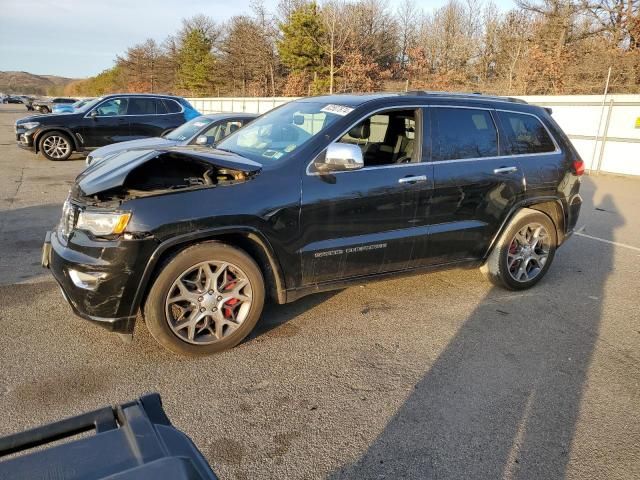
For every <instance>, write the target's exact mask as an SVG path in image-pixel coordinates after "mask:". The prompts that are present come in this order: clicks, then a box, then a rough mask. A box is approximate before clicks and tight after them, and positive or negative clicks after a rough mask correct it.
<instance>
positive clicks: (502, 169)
mask: <svg viewBox="0 0 640 480" xmlns="http://www.w3.org/2000/svg"><path fill="white" fill-rule="evenodd" d="M517 171H518V167H500V168H494V169H493V173H495V174H496V175H498V174H500V173H513V172H517Z"/></svg>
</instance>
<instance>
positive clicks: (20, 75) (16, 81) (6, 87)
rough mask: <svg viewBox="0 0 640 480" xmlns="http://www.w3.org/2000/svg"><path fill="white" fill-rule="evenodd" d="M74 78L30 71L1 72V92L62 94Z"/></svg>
mask: <svg viewBox="0 0 640 480" xmlns="http://www.w3.org/2000/svg"><path fill="white" fill-rule="evenodd" d="M74 80H75V79H73V78H66V77H57V76H55V75H35V74H33V73H29V72H0V92H2V93H17V94H24V95H29V94H31V95H61V94H62V91H63V90H64V87H65V85H67V84H68V83H70V82H72V81H74Z"/></svg>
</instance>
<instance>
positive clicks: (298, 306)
mask: <svg viewBox="0 0 640 480" xmlns="http://www.w3.org/2000/svg"><path fill="white" fill-rule="evenodd" d="M341 291H342V290H333V291H330V292H323V293H316V294H314V295H308V296H306V297H303V298H301V299H299V300H296V301H295V302H292V303H287V304H285V305H277V304H273V303H271V304H268V305H265V309H264V312H263V313H262V316H261V317H260V321H259V322H258V324H257V325H256V327H255V328H254V329H253V331H252V332H251V334H250V335H249V336H248V337H247V339H246V340H245V342H246V341H253V340H254V339H256V338H258V337H262V336H265V337H269V338H272V337H293V336H294V335H296V334H297V333H298V328H299V327H297V326H293V325H290V324H288V322H290V321H291V320H293V319H295V318H297V317H298V316H300V315H302V314H304V313H306V312H307V311H309V310H311V309H313V308H314V307H316V306H317V305H320V304H321V303H324V302H326V301H327V300H329V299H330V298H331V297H333V296H334V295H337V294H338V293H340V292H341Z"/></svg>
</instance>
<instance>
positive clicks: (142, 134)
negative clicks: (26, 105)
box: [15, 94, 200, 160]
mask: <svg viewBox="0 0 640 480" xmlns="http://www.w3.org/2000/svg"><path fill="white" fill-rule="evenodd" d="M199 115H200V113H198V111H196V110H195V109H194V108H193V107H192V106H191V104H190V103H189V102H187V101H186V100H185V99H184V98H181V97H173V96H168V95H150V94H114V95H107V96H105V97H100V98H97V99H95V100H94V101H92V102H89V103H87V104H86V105H84V106H83V107H81V108H79V109H78V110H76V111H75V112H73V113H63V114H60V115H53V114H52V115H33V116H30V117H26V118H22V119H20V120H18V121H17V122H16V126H15V130H16V140H17V142H18V145H19V146H20V147H22V148H26V149H29V150H32V151H33V152H35V153H38V152H42V154H43V155H44V156H45V157H46V158H47V159H49V160H66V159H68V158H69V157H70V156H71V154H72V153H73V152H74V151H75V152H85V151H90V150H94V149H96V148H98V147H102V146H105V145H109V144H111V143H118V142H125V141H129V140H136V139H139V138H148V137H158V136H162V135H165V134H166V133H168V132H170V131H171V130H173V129H175V128H176V127H179V126H180V125H182V124H183V123H185V122H187V121H189V120H191V119H193V118H195V117H197V116H199Z"/></svg>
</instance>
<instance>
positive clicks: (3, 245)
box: [0, 204, 62, 285]
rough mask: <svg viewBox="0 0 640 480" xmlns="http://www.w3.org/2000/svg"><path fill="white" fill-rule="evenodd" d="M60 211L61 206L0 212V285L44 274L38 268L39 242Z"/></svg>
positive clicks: (34, 207) (53, 223)
mask: <svg viewBox="0 0 640 480" xmlns="http://www.w3.org/2000/svg"><path fill="white" fill-rule="evenodd" d="M61 211H62V206H61V205H60V204H47V205H36V206H32V207H24V208H16V209H13V210H2V211H0V284H5V285H6V284H12V283H19V282H25V281H28V280H30V279H32V278H35V277H38V276H40V275H42V274H44V273H46V271H45V270H43V268H42V267H41V266H40V259H41V252H42V243H43V242H44V236H45V234H46V232H47V230H51V229H53V228H55V225H56V224H57V223H58V220H60V215H61Z"/></svg>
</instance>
